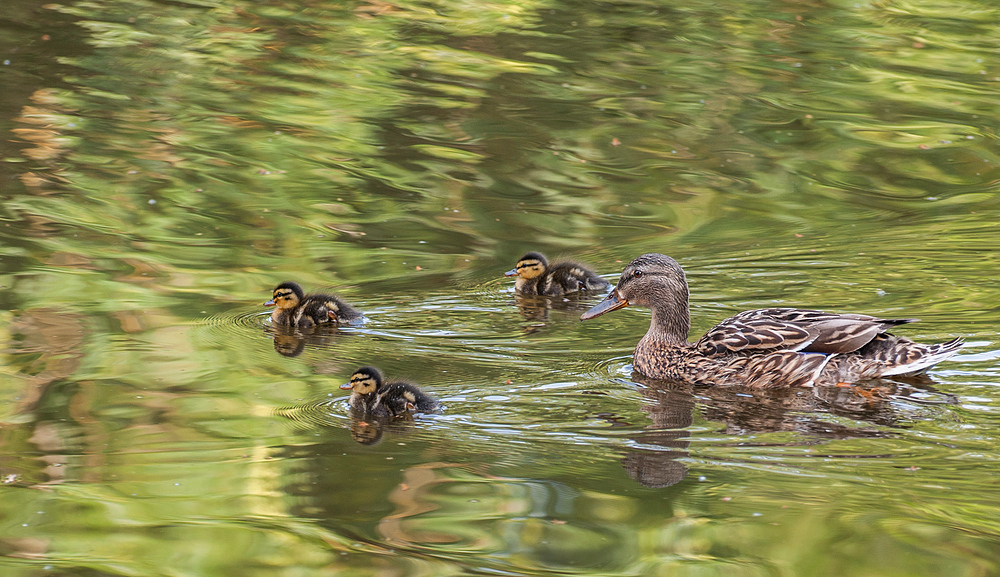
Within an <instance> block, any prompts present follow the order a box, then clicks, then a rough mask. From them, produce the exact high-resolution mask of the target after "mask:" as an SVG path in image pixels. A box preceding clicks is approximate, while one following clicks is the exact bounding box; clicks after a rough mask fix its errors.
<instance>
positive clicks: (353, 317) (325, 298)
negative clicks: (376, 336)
mask: <svg viewBox="0 0 1000 577" xmlns="http://www.w3.org/2000/svg"><path fill="white" fill-rule="evenodd" d="M272 295H273V298H271V300H269V301H267V302H266V303H264V306H266V307H272V306H277V308H275V309H274V311H273V312H272V313H271V320H272V321H273V322H274V324H276V325H282V326H292V327H299V328H308V327H312V326H316V325H319V324H323V323H329V322H333V323H342V322H353V321H357V320H360V319H361V318H362V316H363V315H362V314H361V313H360V312H358V311H357V310H356V309H354V307H352V306H351V305H349V304H347V303H345V302H344V301H343V300H342V299H341V298H340V297H338V296H335V295H325V294H311V295H307V294H305V292H304V291H303V290H302V287H301V286H299V285H298V283H294V282H283V283H281V284H279V285H278V286H276V287H274V291H273V293H272Z"/></svg>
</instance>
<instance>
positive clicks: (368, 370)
mask: <svg viewBox="0 0 1000 577" xmlns="http://www.w3.org/2000/svg"><path fill="white" fill-rule="evenodd" d="M340 388H341V389H350V390H351V398H350V399H348V401H347V403H348V404H349V405H350V407H351V409H353V410H355V411H358V412H363V413H367V414H370V415H372V416H375V417H395V416H398V415H403V414H405V413H407V412H408V411H416V412H418V413H432V412H435V411H437V410H439V409H440V408H441V404H440V403H439V402H438V401H437V399H435V398H434V397H432V396H430V395H428V394H427V393H425V392H423V391H421V390H420V388H419V387H417V385H414V384H413V383H408V382H406V381H392V382H388V383H386V382H384V380H383V378H382V372H381V371H379V370H378V369H376V368H375V367H361V368H360V369H358V370H356V371H354V374H353V375H351V380H350V382H348V383H344V384H343V385H340Z"/></svg>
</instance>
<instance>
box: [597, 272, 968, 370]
mask: <svg viewBox="0 0 1000 577" xmlns="http://www.w3.org/2000/svg"><path fill="white" fill-rule="evenodd" d="M632 304H636V305H640V306H647V307H650V308H651V309H652V310H653V319H652V322H651V323H650V326H649V331H648V332H647V333H646V336H644V337H642V339H641V340H640V341H639V344H637V345H636V347H635V354H634V356H633V361H632V365H633V367H634V368H635V370H636V372H638V373H640V374H642V375H645V376H647V377H651V378H654V379H670V380H677V381H683V382H689V383H700V384H712V385H722V384H731V385H744V386H749V387H758V388H770V387H779V386H804V387H811V386H818V385H836V384H842V383H853V382H857V381H861V380H866V379H877V378H880V377H887V376H892V375H916V374H920V373H922V372H924V371H926V370H928V369H929V368H930V367H932V366H934V365H935V364H937V363H939V362H941V361H943V360H945V359H947V358H948V357H950V356H952V355H954V354H955V353H956V352H957V351H958V349H960V348H961V347H962V339H961V338H956V339H952V340H950V341H948V342H945V343H940V344H922V343H915V342H913V341H911V340H909V339H906V338H903V337H897V336H894V335H892V334H890V333H888V332H887V331H888V330H889V329H891V328H892V327H895V326H898V325H902V324H906V323H911V322H914V321H916V320H917V319H883V318H878V317H871V316H868V315H860V314H838V313H828V312H824V311H818V310H806V309H793V308H770V309H759V310H751V311H744V312H741V313H739V314H737V315H735V316H732V317H730V318H728V319H726V320H724V321H722V322H721V323H719V324H718V325H716V326H715V327H714V328H712V329H710V330H709V331H708V332H707V333H705V335H704V336H703V337H701V338H700V339H698V341H696V342H694V343H690V342H688V340H687V334H688V330H689V329H690V327H691V314H690V312H689V309H688V284H687V279H686V278H685V276H684V270H683V269H681V266H680V265H679V264H677V261H675V260H674V259H672V258H670V257H668V256H665V255H662V254H655V253H650V254H644V255H641V256H639V257H637V258H636V259H635V260H633V261H632V262H630V263H629V264H628V266H626V267H625V270H624V271H623V272H622V275H621V278H619V279H618V285H617V286H616V287H615V288H614V289H612V291H611V294H609V295H608V297H607V298H606V299H604V300H603V301H601V302H600V303H599V304H598V305H597V306H595V307H594V308H592V309H590V310H589V311H587V312H585V313H584V314H583V315H582V316H581V317H580V319H581V320H587V319H592V318H594V317H597V316H600V315H602V314H604V313H606V312H610V311H613V310H617V309H620V308H623V307H626V306H629V305H632Z"/></svg>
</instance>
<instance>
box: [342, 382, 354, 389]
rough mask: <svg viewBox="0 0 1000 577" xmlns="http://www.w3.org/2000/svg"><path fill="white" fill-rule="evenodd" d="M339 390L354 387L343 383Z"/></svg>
mask: <svg viewBox="0 0 1000 577" xmlns="http://www.w3.org/2000/svg"><path fill="white" fill-rule="evenodd" d="M340 388H342V389H353V388H354V387H352V386H351V383H344V384H343V385H340Z"/></svg>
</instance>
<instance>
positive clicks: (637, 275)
mask: <svg viewBox="0 0 1000 577" xmlns="http://www.w3.org/2000/svg"><path fill="white" fill-rule="evenodd" d="M632 276H634V277H635V278H639V277H641V276H642V271H641V270H639V269H636V270H634V271H632Z"/></svg>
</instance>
